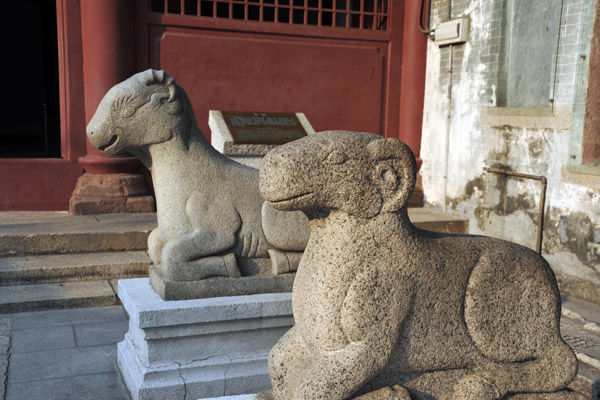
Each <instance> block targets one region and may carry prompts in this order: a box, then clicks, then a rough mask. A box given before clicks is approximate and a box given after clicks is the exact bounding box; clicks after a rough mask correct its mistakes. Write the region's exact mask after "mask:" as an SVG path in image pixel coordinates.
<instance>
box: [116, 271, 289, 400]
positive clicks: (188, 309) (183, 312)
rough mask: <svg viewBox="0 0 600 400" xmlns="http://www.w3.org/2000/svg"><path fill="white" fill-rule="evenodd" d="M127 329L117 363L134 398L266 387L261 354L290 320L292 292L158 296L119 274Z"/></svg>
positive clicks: (141, 283)
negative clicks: (178, 297)
mask: <svg viewBox="0 0 600 400" xmlns="http://www.w3.org/2000/svg"><path fill="white" fill-rule="evenodd" d="M119 297H120V298H121V301H122V302H123V306H124V307H125V310H126V311H127V313H128V314H129V331H128V332H127V334H126V335H125V339H124V340H123V341H122V342H120V343H119V344H118V364H119V369H120V371H121V373H122V375H123V378H124V380H125V383H126V384H127V387H128V389H129V392H130V394H131V397H132V399H133V400H142V399H144V400H149V399H161V400H162V399H177V398H181V399H183V398H186V399H205V398H215V397H220V396H221V397H222V396H235V395H241V394H250V393H257V392H260V391H263V390H267V389H269V388H270V382H269V376H268V372H267V356H268V354H269V351H270V350H271V348H272V347H273V346H274V345H275V343H277V341H278V340H279V338H280V337H281V336H282V335H283V334H284V333H285V332H286V331H287V330H288V329H289V328H291V327H292V325H293V323H294V320H293V317H292V302H291V293H272V294H257V295H251V296H232V297H215V298H207V299H195V300H174V301H164V300H162V299H161V298H160V296H159V295H158V294H157V293H156V292H155V291H154V290H153V289H152V288H151V286H150V284H149V281H148V279H147V278H141V279H126V280H121V281H119Z"/></svg>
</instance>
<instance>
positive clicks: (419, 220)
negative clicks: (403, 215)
mask: <svg viewBox="0 0 600 400" xmlns="http://www.w3.org/2000/svg"><path fill="white" fill-rule="evenodd" d="M408 217H409V218H410V220H411V222H412V223H413V224H414V225H415V226H416V227H417V228H421V229H425V230H428V231H435V232H444V233H469V220H468V219H466V218H459V217H454V216H451V215H447V214H444V213H442V212H441V211H438V210H434V209H433V208H423V207H414V208H411V207H409V208H408Z"/></svg>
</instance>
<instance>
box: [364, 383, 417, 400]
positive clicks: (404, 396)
mask: <svg viewBox="0 0 600 400" xmlns="http://www.w3.org/2000/svg"><path fill="white" fill-rule="evenodd" d="M352 399H354V400H411V397H410V394H409V393H408V390H406V388H404V387H402V386H400V385H394V386H388V387H384V388H381V389H378V390H375V391H373V392H369V393H367V394H363V395H362V396H358V397H353V398H352Z"/></svg>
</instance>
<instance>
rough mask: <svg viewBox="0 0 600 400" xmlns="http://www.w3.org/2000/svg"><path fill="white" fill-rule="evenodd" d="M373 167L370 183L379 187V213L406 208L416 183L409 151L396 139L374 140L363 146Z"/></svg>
mask: <svg viewBox="0 0 600 400" xmlns="http://www.w3.org/2000/svg"><path fill="white" fill-rule="evenodd" d="M367 151H368V152H369V155H370V156H371V158H372V159H373V160H374V162H375V163H374V165H375V168H373V172H372V175H371V180H372V181H373V183H374V184H375V185H376V186H377V187H378V188H379V191H380V193H381V197H382V199H383V205H382V207H381V212H395V211H398V210H399V209H401V208H402V207H404V206H406V203H407V202H408V198H409V197H410V195H411V193H412V191H413V189H414V186H415V181H416V172H417V168H416V162H415V156H414V155H413V153H412V151H411V150H410V148H409V147H408V146H407V145H406V144H404V143H402V142H401V141H399V140H398V139H383V138H382V139H377V140H374V141H372V142H371V143H369V144H368V146H367Z"/></svg>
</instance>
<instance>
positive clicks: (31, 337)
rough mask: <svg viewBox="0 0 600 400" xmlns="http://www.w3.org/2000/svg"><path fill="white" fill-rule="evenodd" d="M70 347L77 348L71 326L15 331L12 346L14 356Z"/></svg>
mask: <svg viewBox="0 0 600 400" xmlns="http://www.w3.org/2000/svg"><path fill="white" fill-rule="evenodd" d="M69 347H75V335H74V333H73V328H72V327H71V326H70V325H62V326H50V327H44V328H27V329H15V330H13V334H12V345H11V353H13V354H16V353H29V352H34V351H42V350H58V349H66V348H69Z"/></svg>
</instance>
